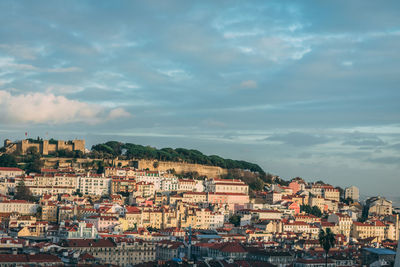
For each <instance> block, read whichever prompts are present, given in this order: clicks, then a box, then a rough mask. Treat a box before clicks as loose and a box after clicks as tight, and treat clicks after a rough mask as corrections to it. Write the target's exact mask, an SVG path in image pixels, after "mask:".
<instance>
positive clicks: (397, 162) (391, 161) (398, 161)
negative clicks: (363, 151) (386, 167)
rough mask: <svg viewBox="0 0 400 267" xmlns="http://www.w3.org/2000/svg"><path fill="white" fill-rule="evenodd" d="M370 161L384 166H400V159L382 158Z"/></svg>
mask: <svg viewBox="0 0 400 267" xmlns="http://www.w3.org/2000/svg"><path fill="white" fill-rule="evenodd" d="M368 161H370V162H374V163H383V164H395V165H400V157H381V158H371V159H369V160H368Z"/></svg>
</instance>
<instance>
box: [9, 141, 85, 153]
mask: <svg viewBox="0 0 400 267" xmlns="http://www.w3.org/2000/svg"><path fill="white" fill-rule="evenodd" d="M4 147H5V148H6V151H7V153H12V152H17V153H19V154H22V155H24V154H26V152H27V150H28V149H29V148H31V147H36V149H37V151H38V152H39V153H40V154H42V155H48V154H52V153H55V152H57V151H60V150H66V151H76V150H77V151H82V152H83V153H85V140H72V141H63V140H53V139H51V140H41V139H39V140H34V139H25V140H21V141H15V142H12V141H11V140H9V139H6V140H5V141H4Z"/></svg>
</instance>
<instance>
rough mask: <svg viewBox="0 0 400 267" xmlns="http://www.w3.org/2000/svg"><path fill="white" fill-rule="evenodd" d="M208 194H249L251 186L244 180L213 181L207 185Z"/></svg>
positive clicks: (209, 181)
mask: <svg viewBox="0 0 400 267" xmlns="http://www.w3.org/2000/svg"><path fill="white" fill-rule="evenodd" d="M206 190H207V192H212V193H239V194H248V193H249V186H248V185H247V184H246V183H245V182H243V181H242V180H235V179H211V180H208V181H207V183H206Z"/></svg>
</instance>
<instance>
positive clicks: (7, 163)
mask: <svg viewBox="0 0 400 267" xmlns="http://www.w3.org/2000/svg"><path fill="white" fill-rule="evenodd" d="M17 166H18V164H17V160H16V158H15V156H13V155H9V154H3V155H1V156H0V167H17Z"/></svg>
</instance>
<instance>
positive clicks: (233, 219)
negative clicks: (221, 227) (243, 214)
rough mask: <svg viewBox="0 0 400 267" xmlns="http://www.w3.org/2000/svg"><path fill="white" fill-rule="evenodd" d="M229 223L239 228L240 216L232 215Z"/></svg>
mask: <svg viewBox="0 0 400 267" xmlns="http://www.w3.org/2000/svg"><path fill="white" fill-rule="evenodd" d="M229 222H230V223H231V224H233V225H234V226H240V216H239V215H232V217H230V218H229Z"/></svg>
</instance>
